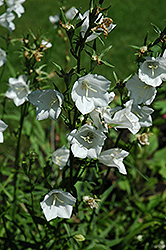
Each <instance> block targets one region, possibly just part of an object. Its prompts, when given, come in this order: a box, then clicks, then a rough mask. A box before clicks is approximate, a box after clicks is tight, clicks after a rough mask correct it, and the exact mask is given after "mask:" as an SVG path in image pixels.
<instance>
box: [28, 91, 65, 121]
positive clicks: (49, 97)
mask: <svg viewBox="0 0 166 250" xmlns="http://www.w3.org/2000/svg"><path fill="white" fill-rule="evenodd" d="M63 99H64V97H63V95H62V94H61V93H60V92H58V91H56V90H53V89H47V90H35V91H33V92H32V93H31V94H30V95H28V100H29V101H30V103H32V104H33V105H34V106H35V107H36V118H37V120H39V121H40V120H44V119H47V118H48V117H49V118H51V119H53V120H55V121H56V120H57V118H58V116H59V115H60V113H61V106H62V102H63Z"/></svg>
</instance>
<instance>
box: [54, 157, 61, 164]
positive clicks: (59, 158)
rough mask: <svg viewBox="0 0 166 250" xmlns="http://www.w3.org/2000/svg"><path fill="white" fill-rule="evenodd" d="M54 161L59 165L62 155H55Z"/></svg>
mask: <svg viewBox="0 0 166 250" xmlns="http://www.w3.org/2000/svg"><path fill="white" fill-rule="evenodd" d="M55 158H56V161H57V163H58V164H59V165H61V159H62V156H56V157H55Z"/></svg>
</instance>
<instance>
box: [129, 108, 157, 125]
mask: <svg viewBox="0 0 166 250" xmlns="http://www.w3.org/2000/svg"><path fill="white" fill-rule="evenodd" d="M131 110H132V112H133V113H134V114H135V115H136V116H137V117H138V119H139V124H140V126H141V127H149V126H152V117H151V114H152V113H153V111H154V110H153V109H152V108H149V107H147V106H143V107H141V106H139V105H136V104H133V106H132V109H131Z"/></svg>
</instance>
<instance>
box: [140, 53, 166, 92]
mask: <svg viewBox="0 0 166 250" xmlns="http://www.w3.org/2000/svg"><path fill="white" fill-rule="evenodd" d="M139 78H140V79H141V81H143V82H145V83H146V84H148V85H150V86H153V87H157V86H159V85H161V83H162V81H163V80H164V81H165V80H166V58H163V57H157V58H154V57H147V58H146V60H145V61H144V62H143V63H141V65H140V69H139Z"/></svg>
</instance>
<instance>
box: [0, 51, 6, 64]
mask: <svg viewBox="0 0 166 250" xmlns="http://www.w3.org/2000/svg"><path fill="white" fill-rule="evenodd" d="M5 62H6V52H5V51H4V50H3V49H0V67H1V66H2V65H3V64H4V63H5Z"/></svg>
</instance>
